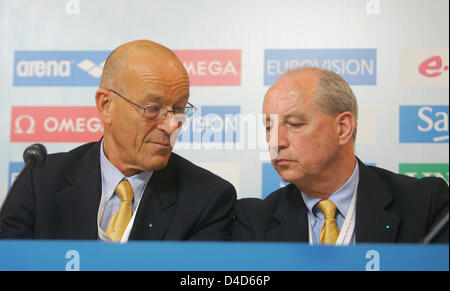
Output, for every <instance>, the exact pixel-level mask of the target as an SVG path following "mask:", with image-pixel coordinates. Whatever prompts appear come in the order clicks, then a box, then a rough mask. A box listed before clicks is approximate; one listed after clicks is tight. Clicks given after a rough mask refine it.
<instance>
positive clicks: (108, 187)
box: [100, 139, 153, 201]
mask: <svg viewBox="0 0 450 291" xmlns="http://www.w3.org/2000/svg"><path fill="white" fill-rule="evenodd" d="M100 168H101V172H102V186H103V196H104V199H105V201H108V200H109V199H111V198H112V196H113V195H114V191H115V189H116V187H117V185H118V184H119V183H120V181H122V180H123V179H127V180H128V182H130V184H131V187H132V188H133V192H134V199H135V201H137V200H139V199H140V198H141V196H142V194H143V193H144V189H145V187H146V185H147V184H148V182H149V181H150V178H151V176H152V174H153V171H151V172H141V173H139V174H136V175H134V176H131V177H125V175H124V174H122V172H120V171H119V170H118V169H117V168H116V167H115V166H114V165H113V164H112V163H111V162H110V161H109V160H108V158H107V157H106V156H105V153H104V151H103V139H102V143H101V146H100Z"/></svg>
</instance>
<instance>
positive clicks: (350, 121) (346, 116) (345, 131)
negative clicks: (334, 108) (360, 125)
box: [336, 111, 356, 145]
mask: <svg viewBox="0 0 450 291" xmlns="http://www.w3.org/2000/svg"><path fill="white" fill-rule="evenodd" d="M336 125H337V128H338V134H339V136H338V138H339V144H340V145H344V144H347V143H348V142H349V141H350V140H351V139H352V137H353V133H354V132H355V130H356V119H355V117H354V116H353V114H352V113H351V112H349V111H345V112H342V113H341V114H339V115H338V116H337V117H336Z"/></svg>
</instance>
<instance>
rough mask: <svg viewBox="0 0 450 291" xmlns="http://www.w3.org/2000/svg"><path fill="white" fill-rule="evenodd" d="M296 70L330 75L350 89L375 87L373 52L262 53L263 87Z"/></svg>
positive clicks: (374, 58) (322, 50)
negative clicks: (308, 70) (330, 72)
mask: <svg viewBox="0 0 450 291" xmlns="http://www.w3.org/2000/svg"><path fill="white" fill-rule="evenodd" d="M297 67H317V68H321V69H326V70H330V71H333V72H335V73H337V74H339V75H340V76H341V77H343V78H344V79H345V80H346V81H347V83H349V84H350V85H376V84H377V50H376V49H266V50H265V51H264V85H266V86H270V85H272V84H273V83H274V82H275V81H276V80H277V79H278V78H279V77H280V76H281V75H282V74H284V73H285V72H287V71H289V70H292V69H294V68H297Z"/></svg>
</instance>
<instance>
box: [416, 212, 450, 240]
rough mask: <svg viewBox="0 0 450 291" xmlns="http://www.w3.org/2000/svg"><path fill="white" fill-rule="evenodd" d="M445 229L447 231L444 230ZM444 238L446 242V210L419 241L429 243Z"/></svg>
mask: <svg viewBox="0 0 450 291" xmlns="http://www.w3.org/2000/svg"><path fill="white" fill-rule="evenodd" d="M445 230H447V232H445ZM442 239H443V240H445V241H446V242H447V243H448V212H447V214H446V215H445V216H444V218H442V219H441V220H440V221H439V222H438V223H437V224H436V225H435V226H434V227H433V229H432V230H431V231H430V232H429V233H428V234H427V235H426V236H425V238H424V239H423V240H422V241H421V243H423V244H429V243H433V242H440V241H439V240H442ZM442 243H444V242H442Z"/></svg>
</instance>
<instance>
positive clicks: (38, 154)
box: [0, 143, 47, 232]
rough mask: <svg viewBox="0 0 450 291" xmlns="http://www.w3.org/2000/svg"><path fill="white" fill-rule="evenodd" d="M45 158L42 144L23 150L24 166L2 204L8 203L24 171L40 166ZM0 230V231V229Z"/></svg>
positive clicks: (0, 213) (45, 150) (45, 152)
mask: <svg viewBox="0 0 450 291" xmlns="http://www.w3.org/2000/svg"><path fill="white" fill-rule="evenodd" d="M46 159H47V149H46V148H45V146H43V145H42V144H39V143H35V144H32V145H30V146H29V147H27V148H26V149H25V151H24V152H23V160H24V162H25V166H24V167H23V169H22V171H20V173H19V175H18V176H17V178H16V180H15V181H14V183H13V184H12V185H11V188H10V189H9V191H8V193H7V194H6V197H5V200H4V202H3V206H4V205H6V204H7V203H8V200H9V199H10V197H11V193H13V192H14V188H15V187H16V185H18V184H19V182H20V180H22V178H23V176H24V174H25V172H26V171H27V170H28V169H30V168H31V169H33V168H40V167H42V166H43V165H44V164H45V161H46ZM3 206H2V207H1V209H0V218H1V216H2V212H3ZM0 224H1V221H0ZM0 226H1V225H0ZM0 232H1V229H0Z"/></svg>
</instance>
